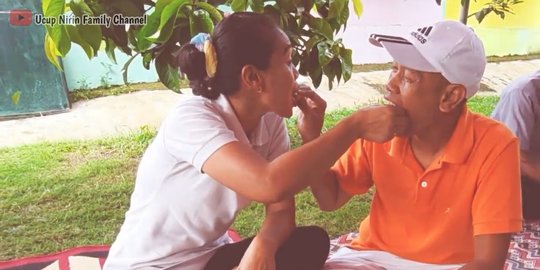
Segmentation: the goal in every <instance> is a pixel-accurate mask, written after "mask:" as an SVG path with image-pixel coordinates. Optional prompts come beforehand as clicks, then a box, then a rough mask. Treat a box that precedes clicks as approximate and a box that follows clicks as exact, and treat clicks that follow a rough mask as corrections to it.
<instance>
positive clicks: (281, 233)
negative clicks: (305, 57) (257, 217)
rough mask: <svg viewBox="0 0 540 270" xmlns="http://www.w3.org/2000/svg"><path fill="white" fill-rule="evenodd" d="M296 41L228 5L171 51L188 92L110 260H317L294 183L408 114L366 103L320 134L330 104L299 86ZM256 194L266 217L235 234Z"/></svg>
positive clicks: (166, 265)
mask: <svg viewBox="0 0 540 270" xmlns="http://www.w3.org/2000/svg"><path fill="white" fill-rule="evenodd" d="M197 39H198V40H197ZM291 53H292V48H291V43H290V41H289V39H288V37H287V36H286V35H285V33H284V32H283V31H282V30H281V29H280V28H279V27H278V26H277V24H275V22H273V21H272V20H271V19H270V18H269V17H266V16H265V15H262V14H256V13H234V14H232V15H230V16H228V17H226V18H224V19H223V20H222V21H221V22H220V23H219V24H218V25H217V26H216V28H215V30H214V33H213V35H212V36H211V37H209V38H208V39H207V40H204V39H203V40H201V36H197V37H196V38H195V39H194V40H193V42H192V43H190V44H186V45H184V46H182V48H181V49H180V50H179V52H178V57H177V59H175V60H176V61H178V64H179V67H180V70H181V71H182V72H183V73H184V74H186V75H187V77H188V79H189V80H190V86H191V87H192V89H193V93H194V94H195V96H194V97H190V98H187V99H185V100H182V101H181V102H180V103H179V105H178V106H177V107H176V108H175V109H174V110H173V111H172V112H171V113H170V115H169V116H168V117H167V118H166V119H165V120H164V122H163V124H162V126H161V128H160V129H159V131H158V133H157V135H156V138H155V139H154V141H153V142H152V143H151V145H150V146H149V147H148V149H147V150H146V152H145V153H144V156H143V158H142V160H141V163H140V165H139V169H138V172H137V179H136V183H135V189H134V191H133V194H132V196H131V204H130V208H129V210H128V211H127V213H126V216H125V221H124V224H123V225H122V227H121V229H120V232H119V234H118V236H117V238H116V240H115V242H114V244H113V245H112V247H111V250H110V252H109V257H108V258H107V261H106V263H105V269H183V270H191V269H197V270H198V269H232V268H235V267H238V269H242V270H254V269H270V270H274V269H278V270H279V269H286V270H295V269H309V270H315V269H321V268H322V265H323V264H324V261H325V260H326V257H327V255H328V251H329V240H328V236H327V234H326V233H325V231H324V230H322V229H320V228H317V227H300V228H296V226H295V212H294V194H296V193H298V192H300V191H301V190H303V189H304V188H305V187H307V186H308V185H309V184H310V180H311V179H315V178H316V177H315V176H317V175H319V174H321V173H322V172H323V171H326V170H328V168H329V167H330V166H331V165H332V164H333V163H334V162H335V161H336V160H337V159H338V158H339V157H340V155H341V154H342V153H344V152H345V150H346V149H347V147H348V146H349V145H350V144H351V143H352V142H354V141H355V140H356V139H358V138H367V139H371V140H376V141H386V140H388V139H390V138H391V137H393V136H394V134H396V133H400V132H402V131H403V130H404V129H405V127H406V122H407V121H406V117H405V116H404V113H403V111H401V110H399V109H398V108H395V107H392V106H378V107H371V108H368V109H363V110H359V111H358V112H356V113H353V114H352V115H351V116H350V117H348V118H346V119H345V120H343V121H341V122H340V123H339V124H338V125H337V126H336V127H335V128H334V129H332V130H331V131H328V132H326V133H325V134H324V135H320V133H321V127H322V123H323V119H324V110H325V107H326V104H325V102H324V101H323V100H322V99H321V98H320V97H319V96H318V95H317V94H316V93H315V92H313V91H312V90H309V89H299V87H298V85H297V83H296V79H297V77H298V72H297V71H296V69H295V67H294V66H293V64H292V60H291ZM295 105H296V106H298V107H299V108H300V110H301V113H300V116H299V131H300V134H301V137H302V139H303V143H304V145H303V146H301V147H298V148H297V149H294V150H291V151H289V138H288V135H287V130H286V127H285V125H284V121H283V117H290V116H291V115H292V108H293V106H295ZM308 142H309V143H308ZM252 201H256V202H261V203H263V204H265V207H266V208H265V209H266V215H265V220H264V222H263V225H262V227H261V229H260V231H259V233H257V235H256V236H255V237H253V238H247V239H245V240H243V241H241V242H239V243H232V241H231V239H230V238H229V237H228V235H227V229H228V228H229V227H230V225H231V224H232V223H233V222H234V219H235V216H236V214H237V213H238V212H239V211H240V210H241V209H243V208H245V207H246V206H247V205H248V204H249V203H250V202H252Z"/></svg>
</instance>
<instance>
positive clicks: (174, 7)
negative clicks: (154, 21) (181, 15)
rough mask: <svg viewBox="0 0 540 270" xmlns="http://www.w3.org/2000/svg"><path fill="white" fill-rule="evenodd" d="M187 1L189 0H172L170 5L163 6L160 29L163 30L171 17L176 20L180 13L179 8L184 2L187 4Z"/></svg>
mask: <svg viewBox="0 0 540 270" xmlns="http://www.w3.org/2000/svg"><path fill="white" fill-rule="evenodd" d="M186 3H187V0H172V2H171V3H170V4H169V5H167V6H166V7H165V8H163V12H162V13H161V19H160V23H159V28H158V29H159V30H160V31H162V30H163V28H164V27H165V25H166V24H167V23H168V22H169V21H170V20H171V19H172V21H173V22H174V20H176V16H177V15H178V10H179V9H180V7H181V6H182V5H183V4H186ZM171 30H172V29H171Z"/></svg>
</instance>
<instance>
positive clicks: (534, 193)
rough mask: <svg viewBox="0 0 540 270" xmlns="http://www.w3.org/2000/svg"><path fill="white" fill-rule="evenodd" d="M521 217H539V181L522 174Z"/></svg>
mask: <svg viewBox="0 0 540 270" xmlns="http://www.w3.org/2000/svg"><path fill="white" fill-rule="evenodd" d="M521 197H522V199H523V218H524V219H540V183H538V182H536V181H534V180H531V179H529V178H528V177H526V176H524V177H522V178H521Z"/></svg>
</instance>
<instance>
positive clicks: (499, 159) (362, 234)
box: [311, 20, 522, 270]
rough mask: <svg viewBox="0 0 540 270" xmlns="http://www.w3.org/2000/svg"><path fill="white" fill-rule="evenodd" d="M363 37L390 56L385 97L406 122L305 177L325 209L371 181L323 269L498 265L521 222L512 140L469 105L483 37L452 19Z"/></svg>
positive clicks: (439, 269) (497, 268)
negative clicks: (347, 233) (354, 222)
mask: <svg viewBox="0 0 540 270" xmlns="http://www.w3.org/2000/svg"><path fill="white" fill-rule="evenodd" d="M370 42H371V43H372V44H374V45H377V46H381V47H384V48H385V49H386V50H387V51H388V53H389V54H390V55H391V56H392V58H393V59H394V64H393V66H392V71H391V72H390V78H389V80H388V83H387V86H386V94H385V98H386V99H387V100H388V101H389V102H391V103H392V104H394V105H395V106H396V107H399V108H403V109H404V110H405V111H406V112H407V114H408V116H409V118H410V127H409V131H408V132H407V134H406V136H397V137H394V138H393V139H392V140H390V141H388V142H385V143H377V142H370V141H367V140H364V139H359V140H357V141H356V142H355V143H354V144H353V145H352V146H351V147H350V148H349V149H348V150H347V152H346V153H345V154H344V155H343V156H342V157H341V158H340V159H339V160H338V161H337V162H336V163H335V165H334V166H333V167H332V168H331V170H328V171H327V172H326V173H325V175H324V176H323V177H322V179H320V180H318V181H315V182H314V183H313V184H312V185H311V190H312V192H313V194H314V196H315V198H316V199H317V202H318V204H319V207H320V208H321V209H323V210H326V211H332V210H335V209H337V208H339V207H341V206H342V205H344V204H345V203H346V202H348V201H349V199H350V198H351V197H352V196H354V195H357V194H363V193H366V192H367V191H368V190H369V189H370V188H371V187H374V188H375V189H374V193H373V201H372V205H371V209H370V213H369V215H368V216H367V217H366V218H365V219H364V220H363V221H362V222H361V224H360V228H359V234H358V236H357V238H356V239H354V240H353V241H352V243H351V244H350V246H348V247H343V248H341V249H339V250H338V251H337V252H336V253H335V254H333V255H332V256H331V257H330V258H329V260H328V261H327V263H326V265H325V267H324V269H327V270H330V269H388V270H409V269H415V270H455V269H462V270H501V269H503V266H504V262H505V259H506V256H507V252H508V246H509V243H510V237H511V234H512V233H514V232H518V231H520V230H521V226H522V219H521V211H520V210H521V200H520V193H521V191H520V181H519V146H518V141H517V139H516V137H515V136H513V135H512V133H511V132H510V130H508V128H506V127H505V126H504V125H502V124H501V123H499V122H497V121H495V120H493V119H490V118H488V117H484V116H482V115H479V114H475V113H473V112H471V111H470V110H469V109H468V108H467V99H469V98H471V97H472V96H473V95H474V94H475V93H476V92H477V91H478V90H479V88H480V80H481V78H482V76H483V73H484V70H485V66H486V58H485V53H484V49H483V45H482V42H481V41H480V39H479V38H478V37H477V36H476V34H475V33H474V32H473V31H472V29H470V28H469V27H467V26H465V25H463V24H461V23H459V22H456V21H449V20H445V21H440V22H437V23H435V24H433V25H430V26H425V27H417V28H414V29H410V30H408V31H407V32H405V33H404V34H403V35H399V36H390V35H377V34H375V35H372V36H371V38H370Z"/></svg>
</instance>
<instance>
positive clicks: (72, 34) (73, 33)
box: [66, 25, 94, 59]
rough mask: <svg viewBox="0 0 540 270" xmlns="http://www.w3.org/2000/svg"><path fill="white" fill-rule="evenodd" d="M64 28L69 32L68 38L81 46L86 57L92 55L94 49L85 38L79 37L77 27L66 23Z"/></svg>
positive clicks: (89, 57)
mask: <svg viewBox="0 0 540 270" xmlns="http://www.w3.org/2000/svg"><path fill="white" fill-rule="evenodd" d="M66 30H67V32H68V34H69V38H70V39H71V41H72V42H75V43H77V44H79V46H81V48H82V49H83V50H84V52H85V53H86V56H88V59H91V58H92V57H94V49H92V46H90V44H88V42H86V40H84V39H83V38H82V37H81V35H80V34H79V30H78V29H77V27H75V26H73V25H66Z"/></svg>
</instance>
